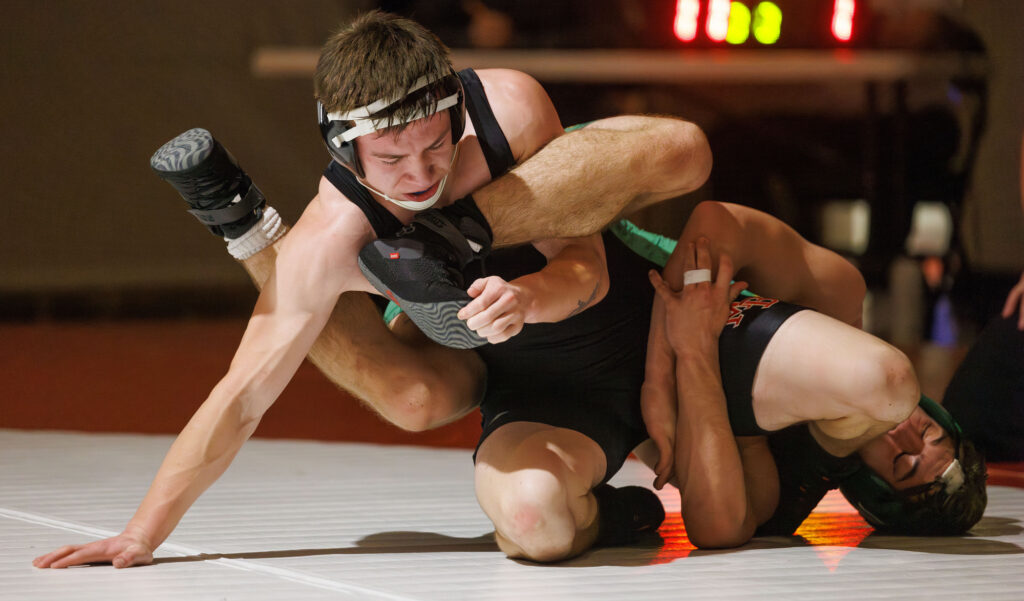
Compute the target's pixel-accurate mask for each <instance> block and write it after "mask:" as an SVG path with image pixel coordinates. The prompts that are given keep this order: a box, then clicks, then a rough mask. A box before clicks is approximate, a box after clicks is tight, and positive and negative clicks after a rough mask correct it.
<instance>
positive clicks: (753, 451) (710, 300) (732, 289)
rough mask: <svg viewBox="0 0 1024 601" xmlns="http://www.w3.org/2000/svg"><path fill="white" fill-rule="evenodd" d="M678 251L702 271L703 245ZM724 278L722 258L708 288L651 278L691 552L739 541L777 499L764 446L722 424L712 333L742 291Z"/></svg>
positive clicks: (726, 264) (706, 260) (706, 257)
mask: <svg viewBox="0 0 1024 601" xmlns="http://www.w3.org/2000/svg"><path fill="white" fill-rule="evenodd" d="M681 250H682V252H680V250H677V253H678V255H679V256H681V257H682V258H683V265H684V267H685V268H686V269H695V268H710V265H711V262H710V253H709V249H708V245H707V241H706V240H701V241H699V242H698V244H697V245H696V247H694V246H693V245H687V246H686V247H685V248H684V249H681ZM695 266H696V267H695ZM731 276H732V266H731V264H730V261H729V259H728V257H727V256H725V255H722V256H721V259H720V267H719V273H718V277H717V280H716V281H715V282H714V283H713V284H692V285H689V286H685V287H682V286H680V288H682V290H681V291H680V292H673V291H672V290H671V289H670V288H669V287H668V285H667V284H665V282H664V281H662V280H661V279H660V278H654V279H653V281H654V284H655V287H656V289H657V290H658V296H659V298H660V299H661V300H662V302H663V303H664V315H665V325H664V327H665V330H664V331H665V339H666V340H667V341H668V343H669V344H670V345H671V349H672V351H673V352H674V355H675V358H676V359H675V373H676V380H675V381H676V395H677V397H678V399H679V401H678V418H677V421H676V424H675V426H676V432H677V437H676V441H675V454H674V462H675V474H676V476H677V480H678V484H679V491H680V500H681V512H682V516H683V521H684V523H685V524H686V527H687V532H688V533H689V535H690V540H691V541H693V543H694V544H695V545H697V546H699V547H730V546H736V545H740V544H743V543H744V542H746V541H747V540H748V539H749V538H750V537H751V536H752V535H753V533H754V530H755V529H756V527H757V525H758V523H759V522H760V521H762V520H764V519H766V518H767V517H768V516H769V515H771V511H773V510H774V506H773V505H772V503H773V499H774V498H776V496H777V489H774V490H773V489H772V486H776V487H777V478H772V477H771V474H772V469H773V468H774V464H773V463H771V456H770V453H768V452H767V446H766V444H765V442H764V441H763V440H758V439H757V438H753V439H739V440H738V439H737V438H735V437H734V436H733V434H732V428H731V426H730V424H729V415H728V411H727V409H726V401H725V393H724V391H723V389H722V381H721V371H720V369H719V364H718V336H719V332H720V331H721V328H722V326H723V325H724V323H725V320H726V318H727V317H728V307H729V301H730V300H731V299H732V298H733V297H734V296H735V294H737V293H738V291H739V290H740V289H741V288H742V286H743V285H742V284H732V285H730V279H731ZM773 493H775V494H773Z"/></svg>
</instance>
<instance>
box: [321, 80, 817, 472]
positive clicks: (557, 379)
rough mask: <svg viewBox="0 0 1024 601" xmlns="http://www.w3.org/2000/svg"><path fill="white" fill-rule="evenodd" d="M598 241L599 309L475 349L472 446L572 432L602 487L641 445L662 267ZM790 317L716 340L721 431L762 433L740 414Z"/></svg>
mask: <svg viewBox="0 0 1024 601" xmlns="http://www.w3.org/2000/svg"><path fill="white" fill-rule="evenodd" d="M459 77H460V78H461V80H462V83H463V86H464V90H465V94H466V110H467V112H468V114H469V117H470V119H471V120H472V122H473V126H474V130H475V132H476V136H477V139H478V141H479V143H480V148H481V150H482V151H483V154H484V157H485V159H486V161H487V165H488V168H489V170H490V172H491V177H492V178H497V177H499V176H501V175H502V174H504V173H505V172H506V171H508V170H509V169H510V168H511V167H512V166H513V165H514V163H515V159H514V157H513V156H512V151H511V149H510V148H509V145H508V141H507V140H506V138H505V135H504V133H503V132H502V131H501V128H500V127H499V126H498V123H497V121H496V119H495V118H494V114H493V112H492V111H491V108H490V105H489V103H488V101H487V97H486V95H485V93H484V90H483V86H482V85H481V83H480V80H479V78H478V77H477V75H476V73H475V72H474V71H473V70H471V69H466V70H464V71H460V72H459ZM324 176H325V177H326V178H327V179H328V181H330V182H331V183H332V184H333V185H334V186H335V187H336V188H338V190H339V191H341V192H342V194H344V195H345V196H346V197H347V198H348V199H349V200H350V201H352V202H353V203H355V204H356V205H357V206H358V207H359V208H360V209H362V211H363V213H364V214H365V215H366V217H367V219H368V220H369V222H370V224H371V226H372V227H373V229H374V232H375V233H376V234H377V236H378V237H388V236H391V235H392V234H394V232H396V231H398V230H399V229H400V228H401V227H402V224H401V223H400V222H399V221H398V219H397V218H396V217H395V216H394V215H392V214H391V213H390V212H389V211H388V210H387V209H386V208H384V207H383V206H382V205H380V204H379V203H378V202H376V201H375V200H374V199H373V198H372V197H371V196H370V193H369V192H368V191H367V190H366V188H364V187H363V186H362V185H360V184H359V183H358V182H357V181H356V179H355V176H354V175H353V174H352V173H351V172H350V171H349V170H348V169H345V168H344V167H343V166H341V165H339V164H338V163H336V162H334V161H332V162H331V164H330V165H329V166H328V167H327V169H326V170H325V172H324ZM619 233H620V235H621V234H622V232H621V228H619ZM603 241H604V245H605V253H606V257H607V262H608V272H609V275H610V287H609V290H608V294H607V295H606V297H605V298H604V299H603V300H602V301H601V302H600V303H597V304H596V305H594V306H592V307H590V308H588V309H587V310H586V311H583V312H582V313H580V314H578V315H575V316H573V317H570V318H568V319H566V320H563V321H561V322H558V323H553V324H526V325H525V326H524V327H523V330H522V332H520V333H519V334H518V335H516V336H514V337H513V338H511V339H510V340H508V341H506V342H503V343H501V344H497V345H491V344H488V345H484V346H482V347H480V348H478V349H477V352H478V353H479V354H480V355H481V357H482V358H483V359H484V361H485V362H486V364H487V369H488V380H487V390H486V393H485V398H484V401H483V403H482V405H481V413H482V417H483V432H482V434H481V436H480V441H479V443H482V442H483V441H484V440H485V439H486V438H487V437H488V436H489V435H490V434H491V433H492V432H494V431H495V430H496V429H497V428H498V427H500V426H502V425H505V424H507V423H510V422H514V421H529V422H538V423H544V424H548V425H552V426H556V427H564V428H569V429H572V430H576V431H579V432H581V433H583V434H584V435H586V436H588V437H590V438H591V439H592V440H594V441H595V442H597V444H598V445H600V446H601V448H602V449H603V450H604V453H605V456H606V459H607V470H606V472H605V480H607V479H609V478H611V477H612V476H613V475H614V474H615V473H616V472H617V471H618V470H619V468H621V466H622V463H623V462H624V461H625V459H626V457H627V456H628V455H629V453H630V452H631V451H632V450H633V448H635V447H636V445H638V444H639V443H641V442H643V441H644V440H645V439H646V438H647V437H648V435H647V431H646V429H645V428H644V424H643V417H642V415H641V411H640V389H641V385H642V384H643V378H644V357H645V353H646V348H647V334H648V331H649V328H650V316H651V306H652V303H653V299H654V290H653V288H652V287H651V285H650V282H649V281H648V278H647V272H648V271H649V270H650V269H658V268H660V267H662V266H663V261H662V260H657V259H656V258H654V257H651V258H645V256H650V255H649V254H648V253H643V252H637V251H636V249H635V248H634V249H631V246H633V245H632V243H631V244H630V245H629V246H627V244H626V243H624V242H623V240H622V239H620V238H619V237H618V236H616V235H615V234H613V233H611V232H605V233H604V234H603ZM669 250H670V249H669ZM642 255H644V256H642ZM666 256H667V255H666ZM546 263H547V260H546V258H545V257H544V255H543V254H541V253H540V252H539V251H537V250H536V249H535V248H534V247H533V246H529V245H527V246H520V247H515V248H510V249H497V250H495V251H494V252H492V253H491V254H490V255H489V256H488V257H487V259H486V263H485V265H484V266H483V268H482V269H483V270H484V271H485V272H486V274H488V275H491V274H495V275H500V276H501V277H503V278H504V279H505V280H513V279H515V278H517V277H519V276H522V275H526V274H528V273H534V272H536V271H539V270H540V269H542V268H543V267H544V266H545V265H546ZM375 299H376V300H377V301H378V302H379V303H381V305H382V307H383V305H386V304H387V301H386V299H384V298H383V297H380V296H376V295H375ZM740 300H743V299H740ZM748 304H749V303H748ZM799 309H800V308H799V307H793V306H792V305H787V304H785V303H773V306H770V307H764V306H759V305H757V303H756V302H755V303H754V304H753V305H751V306H750V307H747V308H745V309H744V310H743V311H742V314H743V318H742V319H741V320H740V323H736V324H733V325H731V326H727V327H726V328H725V330H723V335H722V338H721V347H722V349H723V350H722V353H721V355H722V362H721V364H722V375H723V382H724V384H725V387H726V393H727V397H728V398H729V399H730V407H729V413H730V421H732V422H733V426H734V429H736V431H737V433H738V434H741V435H742V434H747V435H750V434H760V433H763V432H764V431H763V430H760V429H759V428H758V427H757V425H756V423H755V422H754V420H753V410H752V409H751V407H750V402H751V400H750V391H751V389H752V383H753V376H754V371H755V369H756V366H757V362H758V361H759V359H760V356H761V354H762V353H763V351H764V348H765V346H767V343H768V340H769V339H770V338H771V336H772V334H774V332H775V330H776V329H777V328H778V326H779V325H781V323H782V322H783V321H785V319H786V318H788V317H789V316H790V315H792V314H793V313H795V312H796V311H798V310H799ZM479 443H478V448H479Z"/></svg>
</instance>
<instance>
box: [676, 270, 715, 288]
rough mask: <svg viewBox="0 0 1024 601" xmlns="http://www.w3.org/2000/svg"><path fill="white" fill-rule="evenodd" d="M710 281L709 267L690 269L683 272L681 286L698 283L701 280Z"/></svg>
mask: <svg viewBox="0 0 1024 601" xmlns="http://www.w3.org/2000/svg"><path fill="white" fill-rule="evenodd" d="M710 281H711V270H710V269H691V270H690V271H687V272H684V273H683V286H689V285H690V284H700V283H701V282H710Z"/></svg>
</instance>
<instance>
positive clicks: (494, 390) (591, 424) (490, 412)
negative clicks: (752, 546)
mask: <svg viewBox="0 0 1024 601" xmlns="http://www.w3.org/2000/svg"><path fill="white" fill-rule="evenodd" d="M644 273H645V274H646V272H644ZM645 279H646V275H645ZM648 285H649V284H648ZM598 306H600V304H599V305H598ZM595 308H596V307H595ZM802 309H803V307H799V306H796V305H791V304H788V303H784V302H781V301H778V300H775V299H767V298H762V297H757V296H753V295H749V296H747V295H744V296H742V297H740V298H737V300H736V301H734V302H733V303H732V315H731V316H730V318H729V322H728V323H727V324H726V326H725V328H724V329H723V330H722V335H721V337H720V338H719V359H720V365H721V369H722V380H723V387H724V389H725V393H726V398H727V401H728V408H729V419H730V421H731V422H732V426H733V430H734V432H735V433H736V434H737V435H740V436H751V435H758V434H762V433H765V431H764V430H762V429H761V428H759V427H758V426H757V423H756V422H755V421H754V412H753V408H752V405H751V403H752V396H751V391H752V388H753V382H754V374H755V372H756V370H757V364H758V362H759V361H760V359H761V355H762V354H763V353H764V349H765V348H766V347H767V346H768V341H769V340H771V338H772V336H773V335H774V334H775V332H776V330H778V328H779V326H780V325H782V323H783V322H784V321H785V320H786V319H788V318H789V317H790V316H792V315H793V314H794V313H797V312H798V311H800V310H802ZM584 313H586V312H584ZM553 325H554V324H553ZM642 338H643V340H642V346H639V348H638V349H637V350H638V354H639V356H640V357H641V358H642V357H643V354H644V352H645V351H646V332H644V335H643V337H642ZM577 350H578V351H580V352H583V350H582V349H577ZM591 350H593V349H591ZM558 355H559V353H558V352H557V351H553V352H552V353H551V355H550V359H551V361H552V364H553V365H559V364H560V363H563V362H562V361H559V360H558ZM631 355H633V354H632V353H631ZM627 363H628V362H627ZM633 363H634V364H633V365H623V366H615V367H612V368H610V369H608V370H607V371H606V372H604V373H601V374H599V375H596V374H595V375H593V378H592V379H588V380H587V381H586V382H579V381H578V380H577V379H575V378H568V379H563V378H557V377H556V378H550V377H547V376H546V375H544V374H537V375H536V376H535V377H532V378H528V379H525V380H524V381H522V382H519V383H517V384H515V385H508V384H506V385H502V386H489V388H488V393H487V395H486V398H485V400H484V402H483V404H482V405H481V413H482V415H483V420H482V427H483V432H482V433H481V436H480V440H479V442H478V443H477V449H479V448H480V444H482V443H483V441H484V440H486V439H487V437H488V436H490V434H491V433H492V432H494V431H495V430H497V429H498V428H499V427H501V426H503V425H505V424H508V423H511V422H520V421H524V422H535V423H542V424H547V425H550V426H555V427H559V428H567V429H570V430H575V431H577V432H580V433H582V434H584V435H586V436H587V437H589V438H591V439H592V440H594V441H595V442H596V443H597V444H598V445H600V447H601V449H602V450H603V451H604V453H605V458H606V460H607V469H606V471H605V476H604V481H607V480H608V479H610V478H611V477H612V476H614V475H615V473H616V472H618V470H619V469H620V468H621V467H622V464H623V462H624V461H625V460H626V458H627V457H628V456H629V454H630V453H631V452H632V450H633V449H634V448H636V446H637V445H638V444H640V443H641V442H643V441H644V440H646V439H647V438H648V434H647V430H646V428H645V427H644V422H643V415H642V414H641V409H640V384H642V382H643V369H642V362H641V364H640V369H639V371H638V370H637V368H636V364H635V363H636V362H635V361H633ZM567 383H568V384H569V385H566V384H567ZM573 384H575V385H573ZM474 459H475V455H474Z"/></svg>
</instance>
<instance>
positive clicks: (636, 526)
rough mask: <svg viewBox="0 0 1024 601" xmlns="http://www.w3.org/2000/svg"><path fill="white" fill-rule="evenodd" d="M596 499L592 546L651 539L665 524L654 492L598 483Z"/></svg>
mask: <svg viewBox="0 0 1024 601" xmlns="http://www.w3.org/2000/svg"><path fill="white" fill-rule="evenodd" d="M594 496H595V497H596V498H597V520H598V530H597V540H596V541H595V542H594V546H596V547H621V546H623V545H629V544H632V543H636V542H639V541H641V540H644V539H646V538H650V537H653V536H654V535H656V534H657V532H658V527H659V526H661V523H662V522H664V521H665V508H664V507H662V505H661V499H659V498H658V495H656V494H654V491H652V490H650V489H647V488H644V487H642V486H623V487H622V488H615V487H614V486H610V485H608V484H602V485H601V486H598V487H597V488H595V489H594Z"/></svg>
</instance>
